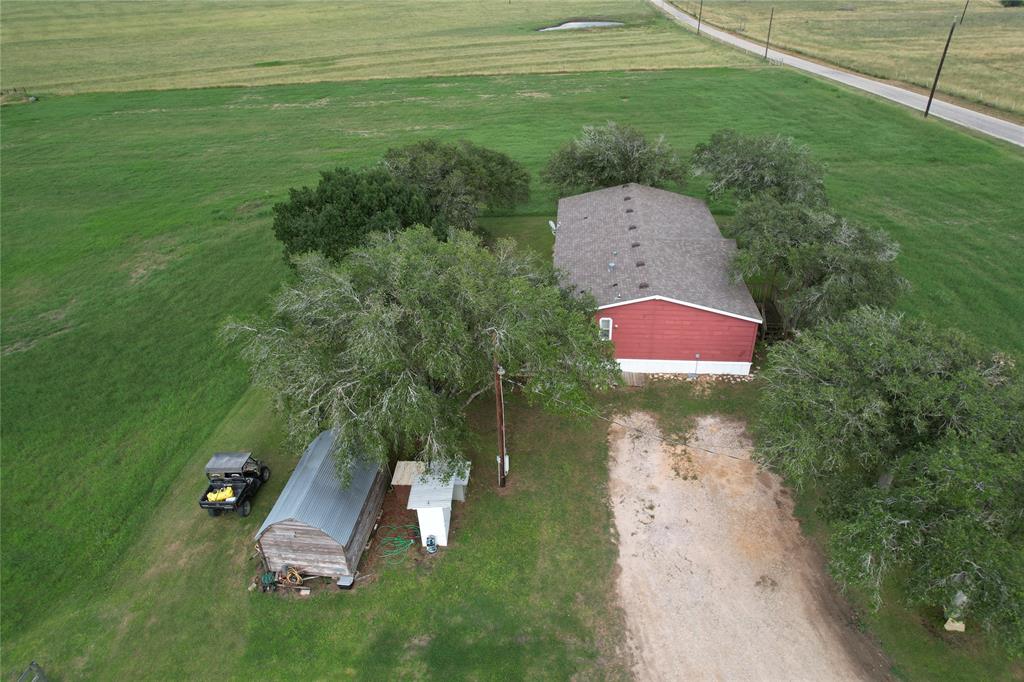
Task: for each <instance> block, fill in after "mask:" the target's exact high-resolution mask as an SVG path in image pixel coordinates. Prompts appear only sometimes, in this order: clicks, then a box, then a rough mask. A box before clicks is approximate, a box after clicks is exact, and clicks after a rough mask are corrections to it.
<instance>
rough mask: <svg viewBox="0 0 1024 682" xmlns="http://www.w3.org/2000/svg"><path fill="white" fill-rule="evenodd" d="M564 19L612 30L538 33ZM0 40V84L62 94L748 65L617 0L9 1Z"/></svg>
mask: <svg viewBox="0 0 1024 682" xmlns="http://www.w3.org/2000/svg"><path fill="white" fill-rule="evenodd" d="M575 18H589V19H603V20H613V21H621V22H623V23H625V26H623V27H621V28H614V29H602V30H593V31H583V32H581V31H555V32H547V33H538V32H537V29H538V28H543V27H546V26H552V25H555V24H559V23H562V22H563V21H567V20H571V19H575ZM125 37H127V39H125ZM0 38H2V40H0V42H2V56H3V64H4V68H3V73H2V76H0V78H2V83H3V87H4V88H12V87H16V88H26V89H28V90H29V91H30V92H35V93H40V92H42V93H51V92H52V93H65V94H66V93H73V92H90V91H111V90H115V91H124V90H149V89H164V88H195V87H207V86H215V85H260V84H267V83H296V82H311V81H339V80H357V79H367V78H406V77H413V76H447V75H457V74H459V75H461V74H467V73H469V74H501V73H534V72H563V71H570V72H578V71H595V70H602V69H612V68H614V69H661V68H682V67H694V66H696V67H705V66H727V65H735V66H739V65H749V64H752V63H753V60H751V59H750V58H749V57H747V56H745V55H742V54H740V53H739V52H737V51H734V50H730V49H729V48H726V47H724V46H720V45H716V44H714V43H710V42H707V41H702V40H699V39H697V38H695V37H693V36H690V35H687V34H685V33H683V32H682V31H679V30H678V29H677V28H676V27H675V26H674V25H673V24H672V23H671V22H669V21H668V20H667V19H666V18H664V17H663V16H662V15H661V14H660V13H659V12H657V11H655V10H654V9H652V8H651V7H650V6H648V5H647V4H646V3H644V2H623V1H622V0H571V1H569V2H559V3H551V2H546V1H545V0H515V2H505V1H504V0H488V1H483V0H481V1H476V2H471V1H467V0H432V1H431V2H409V1H408V0H398V1H396V0H384V1H375V2H372V3H352V2H345V3H328V2H292V3H288V2H261V1H259V0H245V1H242V2H238V1H229V2H211V1H207V2H188V3H181V2H169V1H167V0H158V1H155V2H143V3H123V2H105V1H104V2H63V1H60V2H35V1H34V0H8V1H7V2H4V3H3V6H2V7H0Z"/></svg>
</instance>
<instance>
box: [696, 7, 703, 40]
mask: <svg viewBox="0 0 1024 682" xmlns="http://www.w3.org/2000/svg"><path fill="white" fill-rule="evenodd" d="M703 16H704V0H700V9H698V10H697V35H700V19H701V17H703Z"/></svg>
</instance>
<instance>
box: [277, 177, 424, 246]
mask: <svg viewBox="0 0 1024 682" xmlns="http://www.w3.org/2000/svg"><path fill="white" fill-rule="evenodd" d="M431 218H432V213H431V210H430V205H429V203H428V201H427V199H426V198H425V197H424V195H423V194H422V192H421V191H420V190H418V189H417V188H415V187H410V186H409V185H408V184H407V183H405V182H403V181H401V180H399V179H396V178H394V177H392V176H391V175H390V174H389V173H388V172H387V171H385V170H384V169H381V168H371V169H368V170H352V169H350V168H344V167H339V168H336V169H334V170H332V171H326V172H324V173H321V174H320V182H319V183H318V184H317V186H316V188H315V189H312V188H309V187H302V188H301V189H291V190H290V191H289V193H288V201H285V202H282V203H279V204H276V205H275V206H274V235H275V236H276V237H277V238H278V240H280V241H281V242H282V243H283V244H284V252H285V256H286V257H288V256H293V255H296V254H300V253H307V252H317V253H321V254H323V255H325V256H327V257H328V258H332V259H335V260H337V259H339V258H341V257H342V256H344V255H345V254H346V253H348V252H349V251H350V250H352V249H354V248H355V247H357V246H360V245H362V244H364V243H365V242H366V237H367V235H369V234H370V233H372V232H384V231H394V230H401V229H404V228H406V227H409V226H411V225H415V224H418V223H429V222H431ZM439 229H440V228H439ZM441 234H443V231H442V232H441Z"/></svg>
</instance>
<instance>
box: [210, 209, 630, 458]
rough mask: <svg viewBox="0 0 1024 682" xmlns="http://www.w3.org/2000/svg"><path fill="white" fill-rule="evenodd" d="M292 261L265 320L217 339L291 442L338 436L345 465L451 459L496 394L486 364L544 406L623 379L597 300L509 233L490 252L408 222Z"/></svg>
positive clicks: (567, 403)
mask: <svg viewBox="0 0 1024 682" xmlns="http://www.w3.org/2000/svg"><path fill="white" fill-rule="evenodd" d="M296 267H297V272H296V281H295V282H294V283H293V284H292V285H290V286H288V287H287V288H286V289H285V290H284V291H282V292H281V293H280V294H279V295H278V296H277V299H276V301H275V305H274V312H273V314H272V315H271V316H270V317H269V318H266V319H256V320H253V321H250V322H229V323H228V324H227V326H226V327H225V334H226V336H227V338H228V339H229V340H230V341H231V342H232V343H234V344H236V345H237V346H238V347H239V348H240V351H241V353H242V355H243V357H245V358H246V359H247V360H248V361H249V362H250V363H251V366H252V372H253V376H254V379H255V380H256V381H257V383H259V384H261V385H264V386H267V387H269V388H270V389H271V390H273V391H274V392H275V393H276V395H277V396H278V397H279V399H280V402H281V404H282V406H283V407H284V408H285V411H286V413H287V415H288V429H289V432H290V434H291V435H292V437H293V438H294V439H295V440H296V441H297V442H304V441H305V440H306V439H308V438H309V437H310V436H311V435H312V434H314V433H316V432H318V431H319V430H321V429H323V428H327V427H333V428H337V429H338V430H339V439H338V453H337V455H338V461H339V468H340V470H341V471H342V472H344V471H346V470H347V465H348V464H349V463H350V461H351V457H352V455H354V454H365V455H369V456H371V457H374V458H376V459H377V460H379V461H381V462H386V461H387V459H388V458H389V457H390V456H391V455H392V454H401V455H403V456H414V457H416V458H418V459H421V460H423V461H427V462H430V463H431V464H432V465H434V466H437V467H439V468H441V469H442V470H444V469H447V470H452V469H451V468H452V467H455V466H458V465H459V464H460V463H461V462H462V452H461V443H462V442H463V439H462V437H463V435H464V430H465V425H464V417H463V410H464V409H465V407H466V406H467V405H468V403H469V401H471V400H472V399H473V398H474V397H476V396H477V395H479V394H481V393H484V392H486V391H488V390H490V389H492V388H493V377H494V375H493V363H494V361H495V360H497V361H498V362H499V363H500V364H501V365H502V366H503V367H504V368H505V370H506V372H507V374H508V376H510V377H513V378H515V380H516V381H517V383H519V384H521V385H522V387H523V389H522V390H523V392H524V393H525V394H526V396H527V398H528V399H529V400H531V401H533V402H537V403H539V404H541V405H542V406H544V407H546V408H549V409H562V410H571V409H573V408H579V407H580V406H582V405H584V404H586V403H587V401H588V396H589V393H588V391H589V389H591V388H604V387H608V386H611V385H613V384H614V383H616V382H617V381H618V378H619V376H620V374H619V370H618V366H617V365H616V363H615V361H614V359H612V352H611V345H610V343H608V342H606V341H601V340H600V339H599V336H598V334H597V330H596V329H595V327H594V324H593V319H592V317H591V315H592V313H593V308H594V304H593V301H592V300H588V299H586V298H578V297H575V296H572V295H571V294H570V293H568V292H566V291H564V290H563V289H561V288H560V287H559V286H558V282H557V277H556V274H555V271H554V269H553V268H552V267H551V266H550V265H549V264H547V263H542V262H540V261H538V260H536V259H534V258H533V257H532V256H529V255H525V254H522V253H519V252H517V251H516V250H515V249H514V246H513V243H512V242H511V241H510V240H502V241H499V242H498V244H497V245H496V247H495V248H494V250H493V251H492V250H489V249H486V248H484V247H483V246H482V245H481V244H480V242H479V241H478V239H477V238H476V237H475V236H473V235H472V234H470V233H468V232H465V231H463V230H454V231H452V232H451V233H450V235H449V238H448V240H447V241H444V242H442V241H438V240H437V239H436V238H435V237H434V235H433V234H432V233H431V232H430V231H429V230H428V229H426V228H424V227H414V228H411V229H409V230H406V231H404V232H398V233H387V234H385V233H381V234H375V235H372V236H371V238H370V243H369V245H368V246H365V247H363V248H360V249H357V250H355V251H353V252H352V253H351V254H349V255H348V256H347V257H346V258H345V259H344V260H342V261H341V262H340V263H336V264H335V263H331V262H329V261H327V260H325V259H324V258H323V257H322V256H319V255H316V254H309V255H305V256H302V257H300V258H298V259H296Z"/></svg>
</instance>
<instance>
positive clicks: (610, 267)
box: [608, 261, 615, 272]
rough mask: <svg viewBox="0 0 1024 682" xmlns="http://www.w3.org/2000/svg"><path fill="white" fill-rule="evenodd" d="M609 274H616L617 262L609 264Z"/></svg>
mask: <svg viewBox="0 0 1024 682" xmlns="http://www.w3.org/2000/svg"><path fill="white" fill-rule="evenodd" d="M608 272H615V261H612V262H610V263H608Z"/></svg>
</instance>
